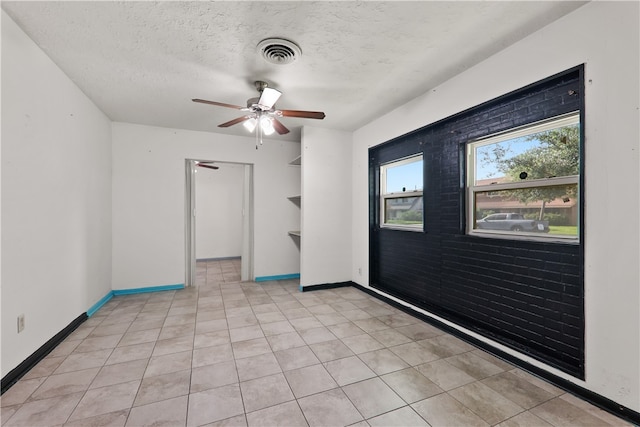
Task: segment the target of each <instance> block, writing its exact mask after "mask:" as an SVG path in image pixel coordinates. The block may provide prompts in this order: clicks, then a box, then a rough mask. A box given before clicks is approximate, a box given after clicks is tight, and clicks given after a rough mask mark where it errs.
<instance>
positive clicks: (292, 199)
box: [287, 196, 302, 202]
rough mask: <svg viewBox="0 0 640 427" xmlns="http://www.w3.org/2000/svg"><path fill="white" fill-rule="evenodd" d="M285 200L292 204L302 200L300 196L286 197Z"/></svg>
mask: <svg viewBox="0 0 640 427" xmlns="http://www.w3.org/2000/svg"><path fill="white" fill-rule="evenodd" d="M287 199H289V200H291V201H292V202H299V201H300V200H302V196H289V197H287Z"/></svg>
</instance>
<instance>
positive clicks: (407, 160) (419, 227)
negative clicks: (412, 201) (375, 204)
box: [378, 153, 424, 232]
mask: <svg viewBox="0 0 640 427" xmlns="http://www.w3.org/2000/svg"><path fill="white" fill-rule="evenodd" d="M418 161H422V190H419V191H401V192H395V193H387V188H386V187H387V171H388V170H389V169H391V168H394V167H398V166H404V165H408V164H411V163H414V162H418ZM409 197H422V203H423V205H422V222H421V223H420V224H415V225H414V224H388V223H387V218H386V213H387V210H386V203H387V200H391V199H403V198H409ZM379 209H380V215H379V223H378V226H379V227H380V228H384V229H389V230H404V231H418V232H422V231H424V155H423V153H416V154H412V155H410V156H407V157H403V158H401V159H397V160H392V161H390V162H386V163H383V164H381V165H380V204H379Z"/></svg>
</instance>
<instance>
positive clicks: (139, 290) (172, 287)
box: [111, 283, 184, 296]
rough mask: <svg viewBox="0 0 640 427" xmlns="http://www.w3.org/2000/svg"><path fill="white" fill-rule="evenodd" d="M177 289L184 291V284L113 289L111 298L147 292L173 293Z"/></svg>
mask: <svg viewBox="0 0 640 427" xmlns="http://www.w3.org/2000/svg"><path fill="white" fill-rule="evenodd" d="M178 289H184V283H177V284H175V285H162V286H148V287H146V288H132V289H114V290H113V291H111V292H113V296H118V295H132V294H146V293H148V292H162V291H173V290H178Z"/></svg>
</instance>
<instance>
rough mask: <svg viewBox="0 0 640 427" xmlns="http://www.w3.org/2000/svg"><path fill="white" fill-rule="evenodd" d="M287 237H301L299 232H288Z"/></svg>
mask: <svg viewBox="0 0 640 427" xmlns="http://www.w3.org/2000/svg"><path fill="white" fill-rule="evenodd" d="M289 236H295V237H302V234H300V232H299V231H289Z"/></svg>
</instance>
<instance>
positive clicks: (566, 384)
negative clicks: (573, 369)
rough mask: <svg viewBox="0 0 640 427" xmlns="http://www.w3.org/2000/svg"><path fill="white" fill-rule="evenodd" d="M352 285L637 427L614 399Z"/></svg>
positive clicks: (638, 417)
mask: <svg viewBox="0 0 640 427" xmlns="http://www.w3.org/2000/svg"><path fill="white" fill-rule="evenodd" d="M351 283H352V286H353V287H355V288H357V289H360V290H361V291H363V292H365V293H367V294H369V295H371V296H373V297H376V298H378V299H379V300H381V301H384V302H386V303H387V304H389V305H391V306H393V307H395V308H397V309H399V310H402V311H404V312H405V313H407V314H409V315H411V316H413V317H415V318H418V319H420V320H422V321H424V322H426V323H428V324H430V325H433V326H435V327H437V328H438V329H442V330H443V331H445V332H447V333H449V334H451V335H453V336H455V337H457V338H459V339H461V340H463V341H465V342H467V343H469V344H471V345H473V346H475V347H478V348H481V349H482V350H484V351H486V352H487V353H490V354H492V355H493V356H495V357H497V358H499V359H501V360H504V361H506V362H508V363H510V364H512V365H515V366H517V367H518V368H521V369H523V370H525V371H527V372H529V373H530V374H532V375H534V376H537V377H539V378H542V379H544V380H545V381H548V382H550V383H552V384H553V385H555V386H556V387H559V388H561V389H563V390H565V391H567V392H569V393H571V394H574V395H576V396H578V397H580V398H581V399H583V400H585V401H587V402H589V403H591V404H593V405H595V406H597V407H599V408H601V409H603V410H605V411H607V412H610V413H612V414H613V415H615V416H617V417H620V418H622V419H624V420H626V421H629V422H630V423H632V424H635V425H640V412H636V411H634V410H633V409H631V408H627V407H626V406H623V405H620V404H619V403H616V402H614V401H613V400H611V399H609V398H607V397H604V396H601V395H599V394H598V393H595V392H593V391H591V390H588V389H586V388H584V387H581V386H579V385H577V384H575V383H573V382H571V381H569V380H566V379H564V378H562V377H559V376H557V375H554V374H552V373H550V372H549V371H546V370H544V369H542V368H540V367H538V366H535V365H532V364H530V363H528V362H525V361H524V360H522V359H519V358H517V357H515V356H513V355H512V354H509V353H506V352H504V351H502V350H499V349H497V348H495V347H493V346H492V345H490V344H488V343H486V342H484V341H481V340H479V339H477V338H474V337H472V336H469V335H467V334H465V333H464V332H462V331H460V330H458V329H456V328H454V327H452V326H449V325H447V324H446V323H443V322H440V321H439V320H437V319H434V318H433V317H430V316H427V315H425V314H423V313H420V312H419V311H416V310H414V309H412V308H411V307H407V306H406V305H404V304H401V303H399V302H397V301H395V300H393V299H391V298H388V297H386V296H385V295H383V294H380V293H378V292H376V291H374V290H372V289H370V288H367V287H364V286H362V285H359V284H357V283H354V282H351Z"/></svg>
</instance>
